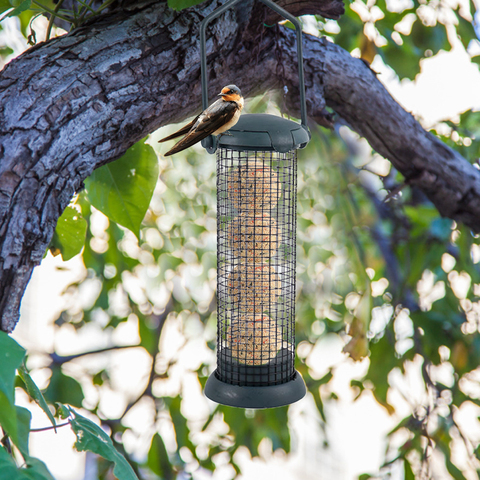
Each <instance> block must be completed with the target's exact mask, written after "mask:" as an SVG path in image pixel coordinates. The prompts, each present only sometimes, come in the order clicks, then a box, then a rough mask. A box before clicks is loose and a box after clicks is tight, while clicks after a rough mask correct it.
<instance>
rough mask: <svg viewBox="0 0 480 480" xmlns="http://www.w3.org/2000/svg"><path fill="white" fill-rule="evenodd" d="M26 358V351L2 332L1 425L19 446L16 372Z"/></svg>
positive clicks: (0, 337)
mask: <svg viewBox="0 0 480 480" xmlns="http://www.w3.org/2000/svg"><path fill="white" fill-rule="evenodd" d="M24 357H25V350H24V349H23V348H22V347H21V346H20V345H19V344H18V343H17V342H16V341H15V340H13V338H11V337H9V336H8V335H7V334H6V333H5V332H2V331H0V365H1V368H0V425H1V426H2V428H3V429H4V430H5V433H7V434H8V435H9V436H10V438H11V439H12V441H13V443H15V445H17V446H18V444H19V441H20V438H19V431H20V430H19V426H18V422H17V412H16V410H15V372H16V370H17V368H18V367H19V366H20V365H21V363H22V361H23V358H24Z"/></svg>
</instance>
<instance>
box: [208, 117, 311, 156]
mask: <svg viewBox="0 0 480 480" xmlns="http://www.w3.org/2000/svg"><path fill="white" fill-rule="evenodd" d="M219 137H220V139H219V140H218V137H217V139H214V138H213V137H208V138H206V139H205V140H203V141H202V145H203V146H204V147H205V148H206V149H207V151H208V152H209V153H214V152H215V150H216V149H217V147H218V148H229V149H231V150H264V151H276V152H280V153H286V152H289V151H291V150H296V149H297V148H304V147H305V146H306V145H307V143H308V142H309V140H310V132H309V131H308V130H307V129H306V128H304V127H303V126H302V125H300V124H299V123H295V122H292V121H291V120H287V119H285V118H282V117H277V116H275V115H267V114H265V113H254V114H245V115H242V116H241V117H240V119H239V120H238V122H237V124H236V125H235V126H234V127H232V128H231V129H230V130H229V131H228V132H227V133H225V134H223V135H221V136H219Z"/></svg>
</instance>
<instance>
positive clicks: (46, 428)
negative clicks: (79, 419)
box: [30, 422, 70, 432]
mask: <svg viewBox="0 0 480 480" xmlns="http://www.w3.org/2000/svg"><path fill="white" fill-rule="evenodd" d="M66 425H70V422H66V423H61V424H60V425H55V426H54V425H52V426H50V427H43V428H31V429H30V432H45V431H47V430H53V429H54V428H60V427H65V426H66Z"/></svg>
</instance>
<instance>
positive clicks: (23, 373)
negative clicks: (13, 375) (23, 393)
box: [18, 365, 56, 431]
mask: <svg viewBox="0 0 480 480" xmlns="http://www.w3.org/2000/svg"><path fill="white" fill-rule="evenodd" d="M18 375H19V376H20V378H21V379H22V380H23V383H24V384H25V387H26V389H27V393H28V395H30V398H31V399H32V400H34V401H35V403H36V404H37V405H38V406H39V407H40V408H41V409H42V410H43V411H44V412H45V413H46V415H47V417H48V418H49V419H50V421H51V422H52V425H53V426H54V427H55V426H56V424H55V418H54V416H53V414H52V412H51V411H50V409H49V408H48V405H47V402H46V401H45V398H44V396H43V395H42V392H41V391H40V389H39V388H38V387H37V385H36V383H35V382H34V381H33V380H32V377H31V376H30V374H29V373H28V372H27V369H26V368H25V365H21V366H20V368H19V369H18ZM55 431H56V430H55Z"/></svg>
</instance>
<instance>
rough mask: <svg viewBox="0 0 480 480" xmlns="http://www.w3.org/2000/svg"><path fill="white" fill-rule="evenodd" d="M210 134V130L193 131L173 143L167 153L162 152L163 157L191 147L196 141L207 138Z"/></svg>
mask: <svg viewBox="0 0 480 480" xmlns="http://www.w3.org/2000/svg"><path fill="white" fill-rule="evenodd" d="M209 135H210V132H205V131H203V132H195V133H194V134H193V135H187V136H186V137H185V138H182V140H180V141H179V142H178V143H177V144H175V145H174V147H173V148H171V149H170V150H169V151H168V152H167V153H165V154H164V157H168V156H170V155H173V154H174V153H178V152H181V151H182V150H185V149H186V148H188V147H191V146H192V145H194V144H195V143H197V142H200V141H201V140H203V139H204V138H207V137H208V136H209Z"/></svg>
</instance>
